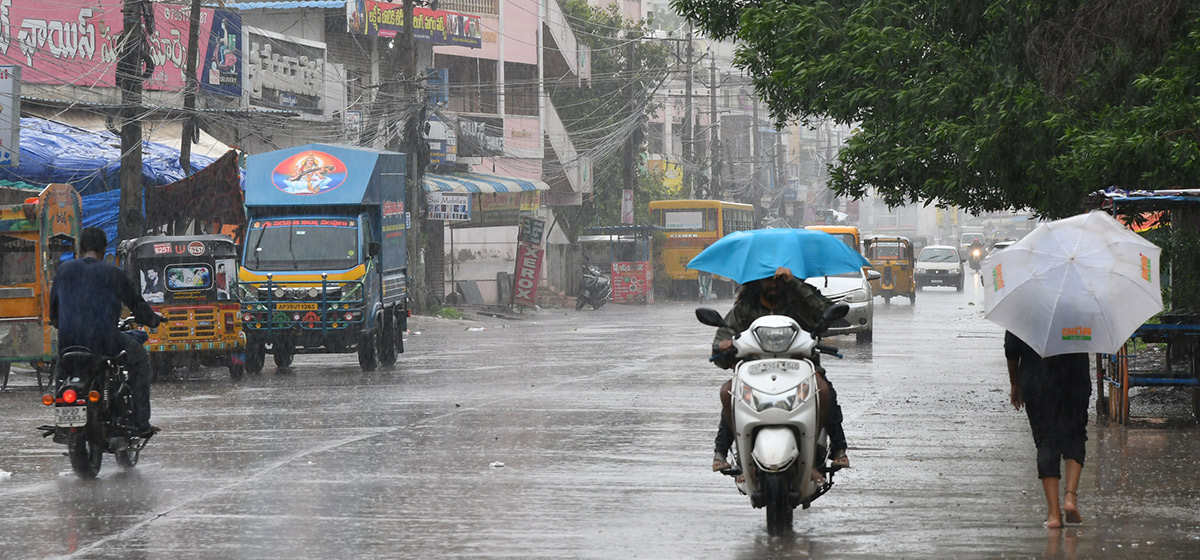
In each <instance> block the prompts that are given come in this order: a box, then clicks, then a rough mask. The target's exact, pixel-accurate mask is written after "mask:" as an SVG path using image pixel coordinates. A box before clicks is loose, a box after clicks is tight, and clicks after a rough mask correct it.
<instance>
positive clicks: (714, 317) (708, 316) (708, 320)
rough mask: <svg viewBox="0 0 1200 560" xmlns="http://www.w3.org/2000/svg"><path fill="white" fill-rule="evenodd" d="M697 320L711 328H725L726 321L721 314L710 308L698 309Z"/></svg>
mask: <svg viewBox="0 0 1200 560" xmlns="http://www.w3.org/2000/svg"><path fill="white" fill-rule="evenodd" d="M696 319H699V320H700V322H701V323H704V324H705V325H708V326H710V327H722V326H725V320H724V319H722V318H721V314H720V313H717V310H716V309H711V308H708V307H700V308H697V309H696Z"/></svg>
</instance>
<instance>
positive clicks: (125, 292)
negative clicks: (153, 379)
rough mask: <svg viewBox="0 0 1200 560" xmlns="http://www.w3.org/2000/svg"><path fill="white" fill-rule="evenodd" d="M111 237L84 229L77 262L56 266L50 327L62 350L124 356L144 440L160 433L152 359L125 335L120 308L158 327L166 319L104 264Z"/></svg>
mask: <svg viewBox="0 0 1200 560" xmlns="http://www.w3.org/2000/svg"><path fill="white" fill-rule="evenodd" d="M107 246H108V239H107V237H106V236H105V234H104V230H102V229H100V228H96V227H88V228H84V229H83V231H82V232H80V235H79V243H78V244H77V245H76V254H75V256H76V258H75V260H72V261H68V262H65V263H63V264H62V266H60V267H59V268H58V273H57V274H55V276H54V287H53V288H51V290H50V323H51V324H52V325H54V326H55V327H57V328H58V345H59V346H58V347H59V350H60V351H61V350H62V349H64V348H69V347H71V346H83V347H85V348H88V349H89V350H91V351H92V352H94V353H97V354H100V355H103V356H116V355H117V354H120V353H121V351H122V350H124V351H125V353H126V362H125V363H126V368H127V369H128V371H129V385H130V388H132V389H133V410H134V417H135V418H136V419H137V424H138V425H137V426H134V427H133V428H134V429H136V430H137V432H138V434H137V435H140V436H141V437H149V436H150V435H153V434H154V433H155V432H157V431H158V428H157V427H156V426H153V425H151V424H150V356H149V355H148V354H147V353H146V349H145V348H143V347H142V343H141V342H139V341H137V340H136V339H134V337H132V336H130V335H128V334H125V333H123V332H121V330H120V329H119V328H118V327H117V324H118V322H119V321H120V320H121V305H122V304H124V305H125V307H128V308H129V309H130V310H132V311H133V316H134V319H135V320H136V321H137V322H139V323H141V324H143V325H147V326H150V327H157V326H158V325H159V324H161V323H162V321H163V317H162V316H161V315H159V314H157V313H155V312H154V309H153V308H152V307H150V304H148V303H146V300H144V299H142V295H141V293H140V290H138V289H137V288H136V287H134V285H133V282H131V281H130V280H129V278H128V277H126V276H125V274H124V273H122V272H121V270H120V269H118V268H117V267H115V266H113V265H111V264H108V263H106V262H104V260H103V259H104V249H105V247H107Z"/></svg>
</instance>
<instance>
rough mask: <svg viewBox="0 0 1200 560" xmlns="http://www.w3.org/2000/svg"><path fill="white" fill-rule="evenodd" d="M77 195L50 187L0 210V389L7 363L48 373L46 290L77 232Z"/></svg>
mask: <svg viewBox="0 0 1200 560" xmlns="http://www.w3.org/2000/svg"><path fill="white" fill-rule="evenodd" d="M80 214H81V212H80V199H79V193H77V192H75V189H74V188H73V187H71V185H67V184H61V183H52V184H50V185H48V186H46V188H45V189H43V190H42V192H41V193H40V194H39V195H38V196H37V197H36V198H29V199H27V200H26V201H25V202H24V203H21V204H9V205H4V206H0V388H2V387H7V385H8V375H9V372H10V369H11V367H12V364H13V363H29V364H31V365H33V366H34V368H35V369H36V370H37V372H38V375H37V382H38V388H39V389H40V388H41V387H42V376H41V374H42V372H44V371H49V366H50V364H51V363H52V362H53V360H54V358H55V353H56V350H57V348H56V346H57V343H56V333H55V332H54V328H53V327H51V326H50V287H51V282H52V281H53V279H54V274H55V273H56V272H57V271H58V264H59V263H60V262H61V261H62V258H63V254H64V253H67V252H70V251H72V250H73V249H74V246H75V240H76V239H78V238H79V231H80V229H81V228H80Z"/></svg>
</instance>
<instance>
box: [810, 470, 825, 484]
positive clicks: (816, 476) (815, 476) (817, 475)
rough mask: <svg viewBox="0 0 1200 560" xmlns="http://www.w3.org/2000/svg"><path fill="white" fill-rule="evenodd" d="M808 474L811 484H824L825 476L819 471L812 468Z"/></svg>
mask: <svg viewBox="0 0 1200 560" xmlns="http://www.w3.org/2000/svg"><path fill="white" fill-rule="evenodd" d="M809 476H811V477H812V481H813V484H825V476H824V475H822V474H821V471H818V470H817V469H813V470H812V473H811V474H810V475H809Z"/></svg>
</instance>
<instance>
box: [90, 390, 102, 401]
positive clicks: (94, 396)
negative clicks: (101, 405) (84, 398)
mask: <svg viewBox="0 0 1200 560" xmlns="http://www.w3.org/2000/svg"><path fill="white" fill-rule="evenodd" d="M88 400H89V401H92V402H100V391H88Z"/></svg>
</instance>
